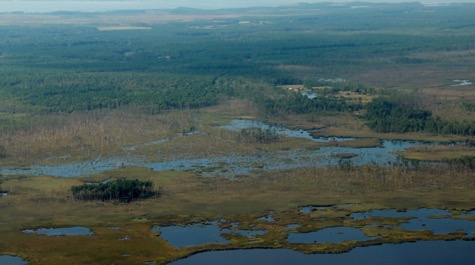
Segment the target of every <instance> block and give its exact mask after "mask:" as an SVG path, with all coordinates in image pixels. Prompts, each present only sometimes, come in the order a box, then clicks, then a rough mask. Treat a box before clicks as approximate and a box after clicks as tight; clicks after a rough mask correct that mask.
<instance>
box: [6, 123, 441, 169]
mask: <svg viewBox="0 0 475 265" xmlns="http://www.w3.org/2000/svg"><path fill="white" fill-rule="evenodd" d="M253 126H257V127H259V128H274V126H271V125H267V124H265V123H262V122H258V121H250V120H233V121H232V122H231V124H230V125H228V126H224V128H228V129H230V130H239V129H240V128H250V127H253ZM275 130H276V131H277V132H278V133H279V134H282V135H285V136H286V137H295V138H304V139H308V140H311V141H315V142H330V141H349V140H353V138H339V137H330V138H324V137H323V138H322V137H313V136H311V135H310V133H309V132H307V131H305V130H290V129H286V128H283V127H278V128H276V129H275ZM162 140H163V139H162ZM162 140H158V142H160V141H162ZM153 143H157V142H153ZM146 144H147V143H146ZM434 145H440V144H438V143H423V142H409V141H381V146H380V147H370V148H348V147H334V146H330V147H322V148H320V149H317V150H308V149H305V148H296V149H292V150H282V151H277V152H268V153H263V154H260V155H244V156H237V155H229V156H214V157H205V158H194V159H178V160H173V161H165V162H144V161H143V160H142V159H141V158H139V157H134V156H124V157H112V158H97V159H96V160H94V161H86V162H80V163H70V164H62V165H32V166H30V167H29V168H24V169H23V168H20V169H17V168H8V167H2V168H1V169H0V174H15V175H46V176H55V177H66V178H67V177H75V176H87V175H92V174H97V173H101V172H104V171H107V170H112V169H117V168H120V167H123V166H141V167H146V168H150V169H151V170H154V171H169V170H179V171H195V172H197V173H199V174H201V175H205V176H228V177H233V176H236V175H249V174H251V173H252V172H253V171H254V170H257V169H259V170H269V171H273V170H286V169H294V168H299V167H316V166H329V165H338V164H339V163H341V161H342V159H341V158H339V157H338V155H339V154H340V155H341V154H348V153H351V154H354V155H356V156H355V157H353V158H350V159H345V160H346V161H347V163H351V164H354V165H366V164H377V165H383V166H384V165H390V164H396V163H398V162H400V159H399V156H398V155H397V152H399V151H403V150H406V149H407V148H409V147H413V146H434ZM157 158H158V157H157ZM215 165H223V166H219V167H216V166H215Z"/></svg>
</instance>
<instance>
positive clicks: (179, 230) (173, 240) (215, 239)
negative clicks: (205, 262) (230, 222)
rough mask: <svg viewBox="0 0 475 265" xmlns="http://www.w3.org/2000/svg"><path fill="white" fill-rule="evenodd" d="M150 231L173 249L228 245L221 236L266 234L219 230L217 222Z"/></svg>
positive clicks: (253, 231) (251, 231)
mask: <svg viewBox="0 0 475 265" xmlns="http://www.w3.org/2000/svg"><path fill="white" fill-rule="evenodd" d="M152 231H158V232H160V237H161V238H163V239H165V240H166V241H168V243H170V245H172V246H174V247H189V246H198V245H205V244H225V243H229V240H227V239H226V238H224V237H223V234H235V235H241V236H245V237H256V236H260V235H264V234H265V233H267V231H265V230H231V229H220V228H219V227H218V223H217V221H215V222H211V223H207V224H193V225H187V226H154V227H152Z"/></svg>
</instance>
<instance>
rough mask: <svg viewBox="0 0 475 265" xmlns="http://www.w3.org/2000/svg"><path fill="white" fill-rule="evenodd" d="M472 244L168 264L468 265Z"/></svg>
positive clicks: (269, 252)
mask: <svg viewBox="0 0 475 265" xmlns="http://www.w3.org/2000/svg"><path fill="white" fill-rule="evenodd" d="M474 250H475V241H422V242H415V243H405V244H398V245H392V244H385V245H379V246H372V247H362V248H355V249H353V250H352V251H350V252H347V253H342V254H312V255H309V254H303V253H300V252H296V251H292V250H288V249H246V250H226V251H210V252H203V253H199V254H196V255H193V256H190V257H187V258H185V259H182V260H178V261H175V262H172V263H170V265H209V264H227V265H241V264H242V265H254V264H255V265H260V264H273V265H287V264H299V265H314V264H340V265H344V264H351V265H354V264H365V265H366V264H384V265H412V264H414V265H419V264H431V265H446V264H457V265H471V264H473V261H474V259H475V251H474Z"/></svg>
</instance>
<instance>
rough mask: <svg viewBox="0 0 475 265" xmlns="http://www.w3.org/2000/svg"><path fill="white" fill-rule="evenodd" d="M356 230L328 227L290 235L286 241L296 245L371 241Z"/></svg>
mask: <svg viewBox="0 0 475 265" xmlns="http://www.w3.org/2000/svg"><path fill="white" fill-rule="evenodd" d="M371 239H372V238H371V237H368V236H367V235H365V234H364V233H363V231H361V230H360V229H358V228H353V227H330V228H325V229H322V230H319V231H316V232H309V233H290V234H289V237H288V238H287V241H289V242H290V243H297V244H312V243H341V242H343V241H351V240H354V241H367V240H371Z"/></svg>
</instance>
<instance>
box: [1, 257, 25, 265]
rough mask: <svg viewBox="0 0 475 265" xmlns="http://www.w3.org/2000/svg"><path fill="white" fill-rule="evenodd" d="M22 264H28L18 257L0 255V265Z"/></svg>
mask: <svg viewBox="0 0 475 265" xmlns="http://www.w3.org/2000/svg"><path fill="white" fill-rule="evenodd" d="M24 264H28V262H26V261H25V260H23V259H22V258H20V257H15V256H9V255H0V265H24Z"/></svg>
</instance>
